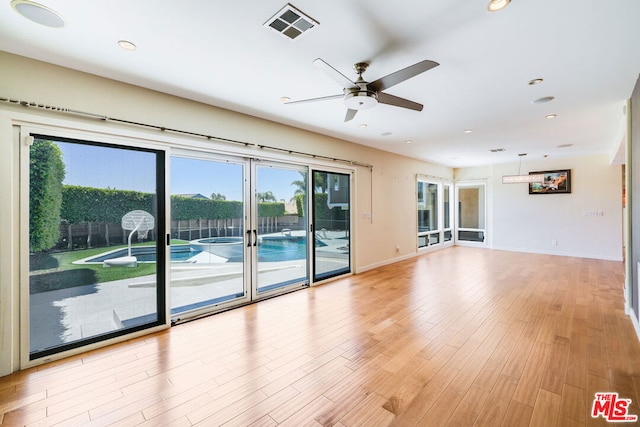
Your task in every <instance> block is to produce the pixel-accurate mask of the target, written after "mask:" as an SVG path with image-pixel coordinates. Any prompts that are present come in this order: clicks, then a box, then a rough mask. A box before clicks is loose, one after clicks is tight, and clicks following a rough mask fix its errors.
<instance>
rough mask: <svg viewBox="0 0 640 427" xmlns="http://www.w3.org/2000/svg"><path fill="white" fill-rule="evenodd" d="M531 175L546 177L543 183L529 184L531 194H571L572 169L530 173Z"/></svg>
mask: <svg viewBox="0 0 640 427" xmlns="http://www.w3.org/2000/svg"><path fill="white" fill-rule="evenodd" d="M529 175H543V176H544V181H543V182H542V183H540V182H530V183H529V194H567V193H571V169H559V170H552V171H539V172H529Z"/></svg>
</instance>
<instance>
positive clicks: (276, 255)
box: [84, 238, 307, 264]
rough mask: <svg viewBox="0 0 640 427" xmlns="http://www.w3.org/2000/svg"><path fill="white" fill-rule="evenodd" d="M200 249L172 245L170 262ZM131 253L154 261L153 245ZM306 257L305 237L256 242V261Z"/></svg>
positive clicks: (113, 254) (100, 258) (185, 259)
mask: <svg viewBox="0 0 640 427" xmlns="http://www.w3.org/2000/svg"><path fill="white" fill-rule="evenodd" d="M200 252H202V251H200V250H194V249H193V248H192V247H191V246H190V245H174V246H171V257H170V258H171V262H189V260H190V259H191V258H192V257H194V256H196V255H198V254H199V253H200ZM128 253H129V252H128V249H127V248H123V249H119V250H117V251H113V252H108V253H103V254H101V255H98V256H95V257H91V258H88V259H86V260H84V262H85V263H96V264H101V263H102V262H103V261H104V260H107V259H113V258H119V257H123V256H127V255H128ZM131 255H134V256H135V257H136V258H137V259H138V262H155V261H156V248H155V246H138V247H133V248H131ZM306 257H307V239H306V238H297V239H274V238H268V239H261V241H260V242H259V243H258V261H259V262H278V261H292V260H298V259H306ZM238 258H239V259H233V258H232V259H229V262H242V257H238Z"/></svg>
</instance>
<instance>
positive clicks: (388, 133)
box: [380, 132, 393, 136]
mask: <svg viewBox="0 0 640 427" xmlns="http://www.w3.org/2000/svg"><path fill="white" fill-rule="evenodd" d="M391 135H393V133H392V132H383V133H381V134H380V136H391Z"/></svg>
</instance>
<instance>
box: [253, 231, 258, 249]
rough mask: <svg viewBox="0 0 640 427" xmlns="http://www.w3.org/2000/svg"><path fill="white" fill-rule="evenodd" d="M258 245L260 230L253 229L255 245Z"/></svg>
mask: <svg viewBox="0 0 640 427" xmlns="http://www.w3.org/2000/svg"><path fill="white" fill-rule="evenodd" d="M257 245H258V230H253V246H257Z"/></svg>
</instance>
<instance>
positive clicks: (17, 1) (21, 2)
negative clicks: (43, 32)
mask: <svg viewBox="0 0 640 427" xmlns="http://www.w3.org/2000/svg"><path fill="white" fill-rule="evenodd" d="M11 7H12V8H13V10H15V11H16V12H18V13H19V14H20V15H22V16H24V17H25V18H27V19H28V20H30V21H33V22H35V23H37V24H40V25H44V26H45V27H51V28H62V27H64V26H65V22H64V19H62V17H61V16H60V15H59V14H58V13H57V12H56V11H54V10H53V9H49V8H48V7H46V6H43V5H41V4H40V3H36V2H33V1H29V0H13V1H12V2H11Z"/></svg>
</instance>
